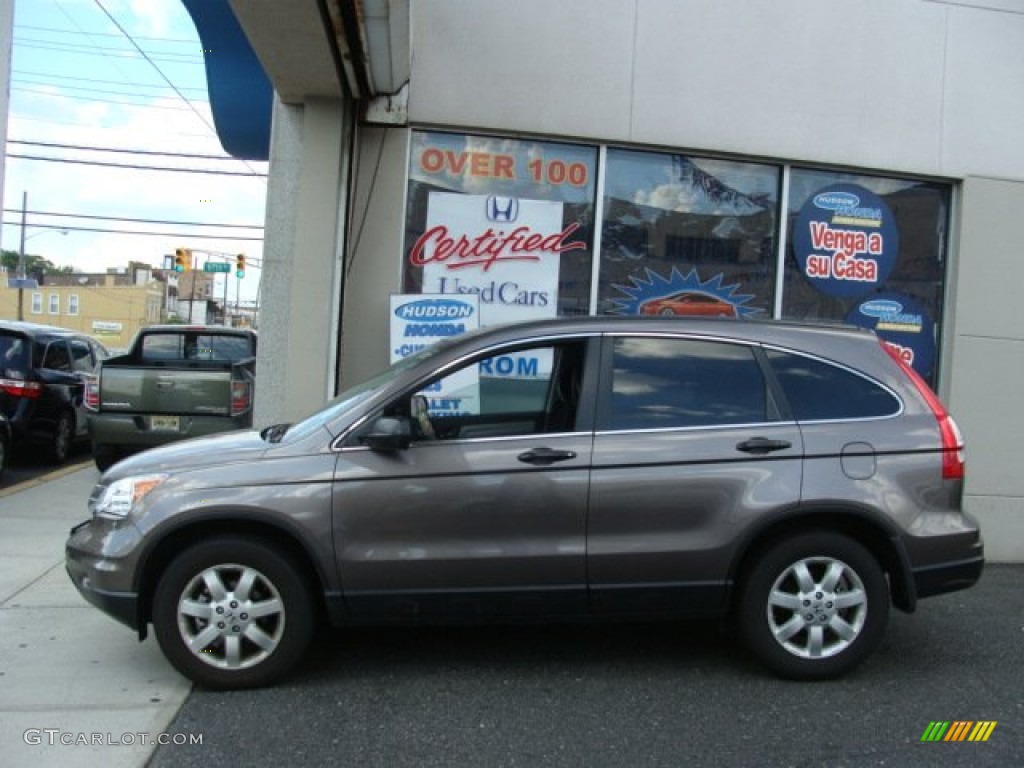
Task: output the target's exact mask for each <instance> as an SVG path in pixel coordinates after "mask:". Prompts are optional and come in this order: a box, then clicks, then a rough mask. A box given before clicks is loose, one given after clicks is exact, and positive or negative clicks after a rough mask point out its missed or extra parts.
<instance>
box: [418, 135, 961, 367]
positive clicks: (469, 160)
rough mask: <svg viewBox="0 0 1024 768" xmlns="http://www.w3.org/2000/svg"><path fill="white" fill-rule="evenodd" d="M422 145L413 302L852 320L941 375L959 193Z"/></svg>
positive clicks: (587, 149)
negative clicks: (460, 299) (949, 255)
mask: <svg viewBox="0 0 1024 768" xmlns="http://www.w3.org/2000/svg"><path fill="white" fill-rule="evenodd" d="M411 136H412V151H411V153H410V168H409V187H408V207H407V210H406V240H405V261H404V270H403V292H404V293H443V294H464V293H472V294H476V295H478V296H479V300H480V325H481V326H487V325H491V324H494V323H498V322H510V321H515V320H526V319H533V318H543V317H554V316H556V315H577V314H589V313H596V314H622V315H632V314H636V315H665V316H669V315H689V316H701V317H737V318H757V317H765V318H786V319H794V320H800V321H807V322H816V321H821V322H829V323H832V322H837V321H838V322H843V323H851V324H854V325H859V326H862V327H868V328H871V329H873V330H874V331H875V332H876V333H878V335H879V336H880V337H881V338H882V339H883V340H884V341H885V342H886V343H887V344H889V345H890V346H891V347H893V348H894V349H895V350H896V351H897V352H898V353H899V354H900V355H901V357H902V358H903V359H904V360H906V361H907V362H908V363H909V364H911V365H912V366H913V368H914V369H915V370H916V371H917V372H918V373H919V374H920V375H921V376H922V377H924V378H925V379H926V380H927V381H928V382H929V383H931V384H933V385H934V384H935V382H936V381H937V370H936V369H937V358H938V353H937V350H938V348H939V335H940V331H941V327H940V326H941V318H942V310H943V306H942V301H943V295H944V291H945V280H946V275H945V273H946V264H947V259H946V250H947V244H946V233H947V229H948V221H949V216H950V212H949V210H950V200H951V196H952V187H951V185H949V184H940V183H936V182H930V181H921V180H917V179H908V178H895V177H886V176H880V175H868V174H862V173H855V172H851V171H833V170H827V169H805V168H799V167H794V166H791V165H788V164H784V163H775V164H772V163H760V162H744V161H742V160H737V159H723V158H714V157H704V156H698V155H692V154H684V153H674V152H669V151H641V150H638V149H626V148H619V147H603V148H601V147H597V146H585V145H577V144H562V143H557V142H547V141H535V140H524V139H508V138H501V137H493V136H492V137H487V136H476V135H466V134H453V133H441V132H434V131H414V132H413V133H412V134H411ZM598 190H601V197H600V199H598ZM783 201H786V202H785V209H784V210H783V205H784V203H783ZM598 206H600V207H598ZM596 222H600V225H599V226H600V231H597V229H596V224H595V223H596ZM595 250H596V252H597V258H596V259H595Z"/></svg>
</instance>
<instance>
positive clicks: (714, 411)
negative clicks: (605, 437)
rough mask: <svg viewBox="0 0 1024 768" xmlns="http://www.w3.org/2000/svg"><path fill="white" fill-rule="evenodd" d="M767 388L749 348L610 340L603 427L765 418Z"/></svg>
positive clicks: (657, 340) (710, 343)
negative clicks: (611, 348)
mask: <svg viewBox="0 0 1024 768" xmlns="http://www.w3.org/2000/svg"><path fill="white" fill-rule="evenodd" d="M767 403H768V397H767V390H766V385H765V381H764V376H763V375H762V374H761V369H760V367H759V366H758V363H757V360H756V359H755V357H754V353H753V351H752V350H751V349H750V348H748V347H745V346H741V345H737V344H723V343H719V342H713V341H698V340H692V339H665V338H640V337H637V338H619V339H615V341H614V351H613V359H612V380H611V398H610V402H608V404H607V407H606V408H604V409H603V410H604V413H605V416H604V418H603V421H604V422H605V423H604V424H603V426H602V428H603V429H614V430H629V429H665V428H679V427H703V426H718V425H727V424H752V423H760V422H764V421H767V420H768V419H767Z"/></svg>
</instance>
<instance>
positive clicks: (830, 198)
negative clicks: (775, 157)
mask: <svg viewBox="0 0 1024 768" xmlns="http://www.w3.org/2000/svg"><path fill="white" fill-rule="evenodd" d="M787 214H788V217H789V226H788V232H789V234H788V237H787V243H786V264H785V280H784V289H783V292H782V297H783V301H782V316H783V317H784V318H788V319H794V320H811V321H813V320H828V321H838V322H845V323H851V324H853V325H858V326H862V327H865V328H872V329H874V330H875V331H876V332H877V333H878V335H879V336H881V337H882V338H883V339H885V340H886V342H888V343H889V344H890V345H892V346H894V347H895V348H896V349H897V350H898V351H899V352H900V354H901V355H902V356H903V357H904V359H905V360H906V361H907V362H908V363H910V364H911V365H912V366H913V367H914V369H915V370H917V372H918V373H920V374H921V375H922V376H923V377H925V379H927V380H928V381H930V382H932V383H934V381H935V378H934V377H935V366H936V361H937V349H938V324H939V323H938V321H939V320H940V319H941V317H942V298H943V290H944V277H945V262H946V228H947V221H948V218H949V187H948V186H947V185H942V184H935V183H931V182H922V181H914V180H907V179H894V178H886V177H881V176H867V175H863V174H850V173H836V172H829V171H820V170H802V169H794V170H793V171H792V172H791V174H790V193H789V210H788V212H787Z"/></svg>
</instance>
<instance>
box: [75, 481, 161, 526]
mask: <svg viewBox="0 0 1024 768" xmlns="http://www.w3.org/2000/svg"><path fill="white" fill-rule="evenodd" d="M167 478H168V475H164V474H154V475H137V476H135V477H125V478H123V479H121V480H117V481H115V482H113V483H111V484H110V485H108V486H107V487H106V488H104V489H103V492H102V493H101V494H100V495H99V498H97V499H96V501H95V503H94V504H93V505H92V514H93V516H94V517H105V518H107V519H108V520H122V519H124V518H125V517H127V516H128V514H129V513H130V512H131V511H132V509H134V508H135V505H136V504H138V503H139V502H140V501H142V500H143V499H144V498H145V497H146V495H147V494H148V493H149V492H150V491H152V490H153V489H154V488H156V487H157V486H159V485H160V484H161V483H163V482H164V481H165V480H166V479H167Z"/></svg>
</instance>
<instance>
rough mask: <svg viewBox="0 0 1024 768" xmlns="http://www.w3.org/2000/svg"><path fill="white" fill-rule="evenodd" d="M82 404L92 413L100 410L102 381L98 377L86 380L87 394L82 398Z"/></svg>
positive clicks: (90, 377)
mask: <svg viewBox="0 0 1024 768" xmlns="http://www.w3.org/2000/svg"><path fill="white" fill-rule="evenodd" d="M82 403H83V404H84V405H85V407H86V408H88V409H89V410H90V411H98V410H99V409H100V379H99V377H98V376H89V377H88V378H86V380H85V394H84V395H83V396H82Z"/></svg>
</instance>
